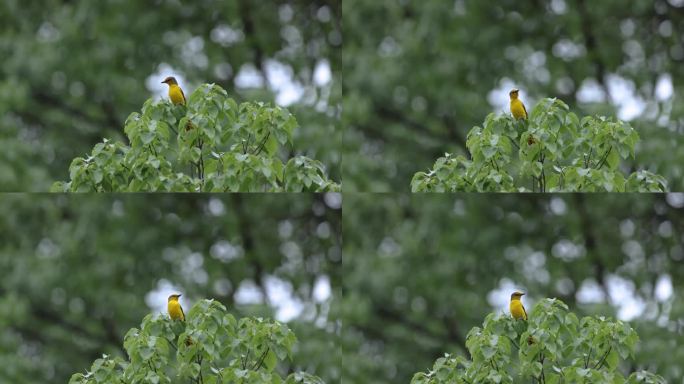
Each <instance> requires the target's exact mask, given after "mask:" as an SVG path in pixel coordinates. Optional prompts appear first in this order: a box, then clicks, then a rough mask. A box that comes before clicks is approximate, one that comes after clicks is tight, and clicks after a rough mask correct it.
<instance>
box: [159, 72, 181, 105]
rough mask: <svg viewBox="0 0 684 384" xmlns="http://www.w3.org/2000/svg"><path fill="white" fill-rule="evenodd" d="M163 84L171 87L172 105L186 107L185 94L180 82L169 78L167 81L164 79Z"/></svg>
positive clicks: (170, 97)
mask: <svg viewBox="0 0 684 384" xmlns="http://www.w3.org/2000/svg"><path fill="white" fill-rule="evenodd" d="M162 83H164V84H166V85H168V86H169V99H171V102H172V103H174V104H181V105H185V94H184V93H183V90H182V89H181V87H180V86H179V85H178V82H177V81H176V78H175V77H173V76H169V77H167V78H166V79H164V81H162Z"/></svg>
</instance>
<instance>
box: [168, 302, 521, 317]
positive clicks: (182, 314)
mask: <svg viewBox="0 0 684 384" xmlns="http://www.w3.org/2000/svg"><path fill="white" fill-rule="evenodd" d="M178 308H180V311H181V320H183V321H185V312H183V307H181V305H180V303H178ZM523 311H524V309H523ZM525 318H527V315H525Z"/></svg>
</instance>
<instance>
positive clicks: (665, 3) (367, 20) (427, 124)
mask: <svg viewBox="0 0 684 384" xmlns="http://www.w3.org/2000/svg"><path fill="white" fill-rule="evenodd" d="M342 6H343V15H344V16H343V25H344V45H343V47H342V51H343V55H342V59H343V63H344V71H343V72H344V76H343V83H344V96H343V107H344V113H343V115H342V120H343V123H342V126H343V127H344V129H345V134H344V143H343V148H344V164H343V168H344V172H343V173H344V176H343V179H344V188H345V190H350V191H361V192H365V191H376V192H392V191H406V192H408V191H409V189H410V186H409V182H410V180H411V178H412V177H413V175H414V174H415V172H417V171H419V170H425V169H428V168H430V167H432V165H433V164H434V162H435V159H437V158H439V157H441V156H443V155H444V153H450V154H452V158H455V157H457V156H461V155H462V156H465V155H466V154H467V141H468V132H469V131H470V128H471V127H473V126H476V125H480V124H482V121H483V117H484V116H487V115H488V114H489V113H492V112H494V113H496V114H500V113H502V112H508V91H509V90H510V89H511V88H519V89H520V92H521V93H520V94H521V99H522V100H523V102H525V104H526V105H527V107H528V111H529V110H531V107H532V106H533V105H535V104H536V103H537V101H539V100H541V99H543V98H554V97H555V98H558V99H561V100H563V101H564V102H565V103H566V104H568V105H569V106H570V109H571V110H572V111H573V112H574V113H575V114H577V115H578V116H593V115H600V116H616V117H617V118H619V119H621V120H624V121H628V122H629V123H630V124H631V126H632V127H634V129H635V130H636V131H637V132H638V134H639V136H640V137H641V142H640V143H639V144H638V145H636V146H635V148H634V151H635V157H633V158H631V157H630V158H628V159H626V160H625V161H624V163H623V167H624V168H625V169H628V170H630V171H629V173H631V172H633V171H635V170H639V169H641V170H645V171H648V172H652V173H654V174H659V175H662V176H663V177H664V178H665V179H666V180H667V184H668V188H669V189H670V190H672V191H682V190H684V129H683V126H684V125H683V124H684V102H683V100H682V95H684V65H682V61H683V60H684V48H682V47H683V46H684V45H683V44H682V37H681V31H682V30H684V18H683V17H681V14H682V10H683V9H684V8H682V6H683V4H682V2H681V1H679V0H654V1H630V2H625V1H623V0H601V1H589V0H553V1H514V0H502V1H496V2H489V1H465V0H432V1H365V0H345V1H344V2H343V3H342ZM514 177H515V175H514ZM525 187H526V188H528V189H531V184H530V183H528V184H525Z"/></svg>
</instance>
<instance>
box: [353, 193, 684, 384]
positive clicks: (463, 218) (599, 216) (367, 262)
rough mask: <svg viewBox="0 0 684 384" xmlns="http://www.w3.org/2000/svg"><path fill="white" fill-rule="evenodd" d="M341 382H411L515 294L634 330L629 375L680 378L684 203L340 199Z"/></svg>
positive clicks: (681, 197)
mask: <svg viewBox="0 0 684 384" xmlns="http://www.w3.org/2000/svg"><path fill="white" fill-rule="evenodd" d="M343 210H344V216H343V227H344V245H343V254H344V263H343V268H342V269H343V276H344V278H343V282H342V283H343V287H344V288H343V289H344V296H343V298H342V302H341V304H340V308H341V309H340V311H341V315H340V318H341V319H342V322H343V324H344V335H345V338H344V341H343V355H344V364H343V369H344V372H343V381H342V382H343V383H348V384H351V383H359V384H361V383H408V382H409V381H410V379H411V377H412V375H413V374H414V373H416V372H418V371H426V370H428V369H429V368H431V367H432V365H433V362H434V361H435V359H437V358H438V357H440V356H443V355H444V353H447V352H448V353H457V354H461V355H462V356H465V357H468V356H467V352H465V337H466V335H467V333H468V331H470V329H471V328H472V327H474V326H481V325H482V322H483V320H484V318H485V316H486V315H487V314H488V313H491V312H496V313H502V312H503V313H508V310H507V306H508V301H509V298H510V294H511V292H513V291H514V290H516V289H518V290H522V291H523V292H527V295H526V296H524V298H523V302H524V304H525V306H526V307H527V308H528V309H529V310H528V313H529V312H531V310H532V308H533V306H534V304H535V302H537V301H538V300H540V299H542V298H547V297H557V298H559V299H561V300H563V301H564V302H565V303H567V304H568V306H569V307H570V310H571V311H572V312H574V313H575V314H577V315H578V316H586V315H606V316H611V317H613V318H618V319H621V320H626V321H629V322H630V325H631V326H632V327H634V328H635V330H636V331H637V333H638V334H639V337H640V342H639V343H638V345H637V353H636V356H635V358H634V359H628V361H630V362H631V363H632V364H630V365H629V366H624V367H622V368H623V369H625V370H627V371H633V370H640V369H646V370H648V371H651V372H654V373H657V374H660V375H662V376H663V377H665V378H667V379H668V382H670V383H681V380H682V377H683V376H684V368H683V367H682V364H681V362H682V361H684V349H682V348H681V346H682V345H684V327H683V326H682V324H684V278H683V277H684V194H681V193H679V194H670V195H653V194H634V195H621V196H620V197H619V198H616V197H615V195H610V194H594V195H581V194H575V195H572V194H566V195H553V196H542V195H532V194H530V195H519V196H513V195H483V194H461V195H456V196H454V195H434V194H433V195H373V194H353V195H350V196H345V200H344V204H343Z"/></svg>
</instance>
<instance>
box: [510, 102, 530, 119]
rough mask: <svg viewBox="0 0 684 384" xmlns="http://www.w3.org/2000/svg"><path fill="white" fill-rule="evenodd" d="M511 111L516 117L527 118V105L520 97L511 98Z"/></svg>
mask: <svg viewBox="0 0 684 384" xmlns="http://www.w3.org/2000/svg"><path fill="white" fill-rule="evenodd" d="M511 113H512V114H513V117H515V118H516V119H527V111H526V110H525V105H523V102H522V101H520V99H512V100H511Z"/></svg>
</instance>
